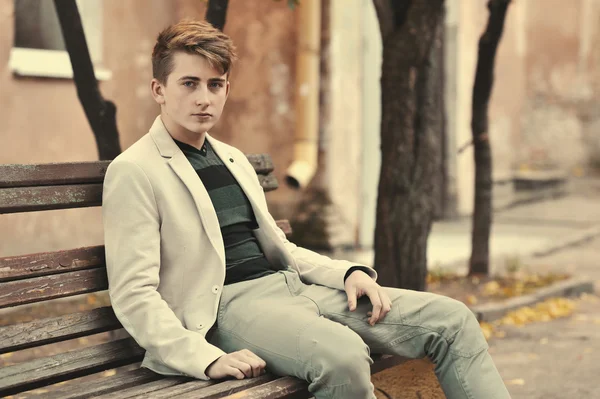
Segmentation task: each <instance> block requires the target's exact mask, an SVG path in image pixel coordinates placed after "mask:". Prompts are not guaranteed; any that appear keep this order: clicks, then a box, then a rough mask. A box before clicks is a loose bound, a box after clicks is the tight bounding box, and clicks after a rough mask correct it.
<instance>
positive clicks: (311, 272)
mask: <svg viewBox="0 0 600 399" xmlns="http://www.w3.org/2000/svg"><path fill="white" fill-rule="evenodd" d="M239 155H240V157H241V158H243V159H244V160H245V166H246V168H247V169H248V173H250V174H252V175H253V176H254V178H255V181H256V183H257V185H258V191H259V192H260V193H261V194H260V198H259V199H258V200H259V202H260V204H261V206H262V208H263V210H264V212H263V213H264V215H265V216H266V218H267V220H268V222H269V224H270V225H271V227H272V228H273V229H274V230H275V232H276V233H277V237H278V238H279V239H280V240H281V242H282V243H283V245H284V246H285V248H286V249H287V250H288V252H289V253H290V254H291V255H292V257H293V258H294V260H295V261H296V264H297V266H298V271H299V273H300V277H301V278H302V280H304V281H306V282H308V283H312V284H318V285H324V286H327V287H331V288H336V289H339V290H344V282H345V277H346V273H347V272H348V271H349V269H350V268H352V267H359V268H360V269H359V270H363V271H364V272H365V273H367V274H368V275H369V276H371V278H373V279H374V280H377V272H376V271H375V270H374V269H373V268H371V267H369V266H366V265H360V264H357V263H355V262H349V261H347V260H338V259H331V258H329V257H327V256H325V255H321V254H318V253H316V252H314V251H311V250H308V249H306V248H302V247H299V246H297V245H296V244H294V243H292V242H291V241H289V240H288V239H287V237H286V235H285V233H284V232H283V231H282V230H281V229H280V228H279V227H278V226H277V223H275V219H274V218H273V216H272V215H271V213H270V212H269V210H268V206H267V200H266V197H265V194H264V190H263V188H262V186H261V185H260V182H259V180H258V175H257V174H256V172H255V171H254V168H253V167H252V165H251V164H250V162H249V161H248V158H246V156H245V155H244V154H243V153H242V152H241V151H239Z"/></svg>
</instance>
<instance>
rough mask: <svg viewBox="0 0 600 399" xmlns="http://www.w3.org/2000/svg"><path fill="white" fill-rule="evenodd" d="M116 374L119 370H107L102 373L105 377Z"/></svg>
mask: <svg viewBox="0 0 600 399" xmlns="http://www.w3.org/2000/svg"><path fill="white" fill-rule="evenodd" d="M115 374H117V370H106V371H105V372H104V373H102V376H103V377H111V376H113V375H115Z"/></svg>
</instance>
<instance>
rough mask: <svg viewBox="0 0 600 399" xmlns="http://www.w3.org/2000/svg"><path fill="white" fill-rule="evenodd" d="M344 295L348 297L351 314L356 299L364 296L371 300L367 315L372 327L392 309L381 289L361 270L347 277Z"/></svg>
mask: <svg viewBox="0 0 600 399" xmlns="http://www.w3.org/2000/svg"><path fill="white" fill-rule="evenodd" d="M344 288H345V290H346V295H347V296H348V308H349V309H350V311H351V312H354V310H356V301H357V300H358V298H360V297H362V296H363V295H366V296H368V297H369V299H370V300H371V304H372V305H373V310H372V311H371V312H369V313H367V316H370V318H369V324H370V325H372V326H374V325H375V323H377V322H378V321H380V320H383V318H384V317H385V315H386V314H387V313H388V312H389V311H390V310H391V309H392V301H390V298H389V297H388V295H387V294H386V293H385V291H384V290H383V288H381V286H380V285H379V284H377V283H376V282H375V281H374V280H373V279H372V278H371V276H369V275H368V274H367V273H365V272H363V271H361V270H355V271H353V272H352V274H350V275H349V276H348V278H347V279H346V282H345V283H344Z"/></svg>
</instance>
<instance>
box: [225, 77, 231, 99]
mask: <svg viewBox="0 0 600 399" xmlns="http://www.w3.org/2000/svg"><path fill="white" fill-rule="evenodd" d="M230 88H231V84H230V83H229V80H228V81H227V85H226V87H225V99H227V98H228V97H229V89H230Z"/></svg>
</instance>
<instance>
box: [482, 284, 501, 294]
mask: <svg viewBox="0 0 600 399" xmlns="http://www.w3.org/2000/svg"><path fill="white" fill-rule="evenodd" d="M498 292H500V284H499V283H498V282H497V281H490V282H489V283H486V284H485V285H484V286H483V293H484V294H485V295H495V294H497V293H498Z"/></svg>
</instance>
